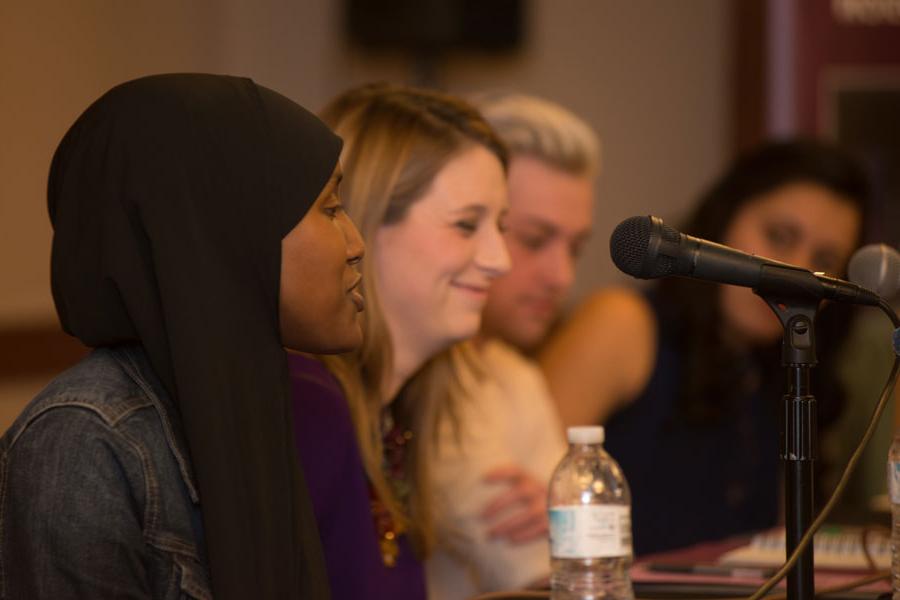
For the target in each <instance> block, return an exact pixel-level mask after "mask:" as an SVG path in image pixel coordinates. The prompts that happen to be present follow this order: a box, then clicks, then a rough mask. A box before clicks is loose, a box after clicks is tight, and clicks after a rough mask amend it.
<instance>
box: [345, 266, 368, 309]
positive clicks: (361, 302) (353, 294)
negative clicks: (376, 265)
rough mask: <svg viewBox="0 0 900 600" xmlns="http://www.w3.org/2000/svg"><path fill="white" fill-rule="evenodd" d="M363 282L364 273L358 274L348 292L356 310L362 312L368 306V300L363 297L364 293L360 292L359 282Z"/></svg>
mask: <svg viewBox="0 0 900 600" xmlns="http://www.w3.org/2000/svg"><path fill="white" fill-rule="evenodd" d="M361 282H362V275H358V276H357V277H356V281H354V282H353V285H351V286H350V288H349V289H347V294H348V295H349V296H350V301H351V302H353V304H354V305H355V306H356V312H362V311H364V310H365V308H366V300H365V298H363V295H362V294H360V293H359V284H360V283H361Z"/></svg>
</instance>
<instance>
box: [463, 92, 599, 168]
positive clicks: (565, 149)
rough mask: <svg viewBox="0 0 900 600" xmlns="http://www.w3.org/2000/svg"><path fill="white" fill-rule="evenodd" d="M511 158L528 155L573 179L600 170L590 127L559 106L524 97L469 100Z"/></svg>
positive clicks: (546, 101) (531, 97)
mask: <svg viewBox="0 0 900 600" xmlns="http://www.w3.org/2000/svg"><path fill="white" fill-rule="evenodd" d="M472 100H473V102H474V103H475V105H476V106H477V107H478V109H479V110H480V111H481V113H482V114H483V115H484V117H485V119H487V121H488V122H489V123H490V124H491V126H492V127H493V128H494V130H495V131H496V132H497V134H498V135H499V136H500V138H501V139H502V140H503V143H504V144H506V146H507V148H508V149H509V152H510V155H511V156H513V157H514V156H516V155H527V156H532V157H534V158H537V159H539V160H541V161H543V162H546V163H548V164H550V165H552V166H554V167H557V168H559V169H562V170H563V171H566V172H568V173H572V174H574V175H584V176H587V177H594V176H596V175H597V173H598V172H599V170H600V141H599V140H598V139H597V135H596V134H595V133H594V130H593V129H592V128H591V126H590V125H588V124H587V123H585V122H584V121H583V120H582V119H580V118H579V117H577V116H575V115H574V114H573V113H572V112H571V111H569V110H567V109H565V108H563V107H562V106H560V105H558V104H555V103H553V102H550V101H548V100H544V99H542V98H537V97H534V96H528V95H525V94H515V93H511V94H489V95H482V96H476V97H474V98H472Z"/></svg>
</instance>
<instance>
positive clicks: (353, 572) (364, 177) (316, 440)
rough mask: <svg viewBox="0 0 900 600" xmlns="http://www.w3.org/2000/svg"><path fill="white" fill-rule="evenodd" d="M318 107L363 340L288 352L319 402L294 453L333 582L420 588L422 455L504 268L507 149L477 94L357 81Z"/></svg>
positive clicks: (304, 389)
mask: <svg viewBox="0 0 900 600" xmlns="http://www.w3.org/2000/svg"><path fill="white" fill-rule="evenodd" d="M323 118H324V120H325V121H326V122H327V123H329V124H330V125H331V126H332V127H333V128H334V129H335V131H336V132H338V134H339V135H341V137H343V139H344V141H345V146H344V151H343V153H342V159H341V162H342V165H343V169H344V179H343V184H342V189H341V191H340V196H341V197H342V198H343V202H344V205H345V207H346V210H347V212H348V213H349V214H350V216H351V218H352V219H353V220H354V221H355V222H356V223H357V224H358V225H359V227H360V230H361V231H362V234H363V237H364V238H365V239H366V240H367V241H368V244H369V253H368V256H367V259H366V261H365V264H364V266H363V269H362V271H363V283H362V291H363V295H364V296H365V302H366V313H365V326H364V328H365V332H364V337H365V340H364V343H363V347H362V348H361V349H360V350H359V351H358V352H354V353H352V354H348V355H344V356H341V357H338V358H333V359H323V361H324V365H323V363H322V362H317V361H315V360H312V359H310V358H308V357H303V356H294V357H292V359H291V368H292V373H293V386H294V387H293V389H294V397H295V399H296V403H295V412H296V413H297V414H311V413H310V412H307V411H314V412H315V414H316V415H317V416H318V417H317V418H316V419H306V420H300V419H298V420H297V421H296V422H295V427H296V430H297V432H298V433H300V432H302V435H308V436H309V437H308V438H306V439H303V440H299V453H300V458H301V463H302V464H303V465H304V467H305V468H306V469H308V471H307V472H308V479H309V483H310V489H311V494H312V496H313V506H314V510H315V513H316V518H317V522H318V526H319V531H320V535H321V538H322V542H323V547H324V548H325V555H326V562H327V567H328V571H329V577H330V582H331V587H332V594H333V597H334V598H337V599H342V598H347V599H351V598H352V599H357V598H363V597H365V598H369V599H377V598H391V599H406V598H410V599H412V598H424V597H425V595H426V591H425V582H424V575H423V570H422V564H421V559H422V558H423V557H425V556H426V555H427V554H428V552H429V551H430V549H431V548H432V546H433V544H434V531H433V527H432V520H433V514H432V513H433V505H432V500H431V498H430V495H429V484H428V473H427V469H425V466H424V465H425V460H424V458H425V457H426V456H427V454H428V453H429V452H431V448H432V446H433V444H434V440H435V430H436V421H437V417H438V415H439V414H440V413H441V412H442V411H444V410H450V404H451V399H453V398H456V397H457V396H458V394H459V392H460V391H461V389H462V387H463V386H464V384H465V382H466V381H467V380H468V378H469V377H472V376H473V372H475V371H476V369H475V367H474V364H473V361H472V360H471V359H470V358H468V357H469V356H470V354H469V351H468V350H467V347H466V345H465V343H460V342H463V341H464V340H466V339H468V338H470V337H471V336H473V335H474V334H475V333H476V332H477V331H478V329H479V327H480V324H481V312H482V309H483V308H484V304H485V302H486V299H487V290H488V287H489V285H490V283H491V282H492V281H493V280H494V279H495V278H496V277H498V276H499V275H501V274H503V273H505V272H506V271H507V270H508V268H509V257H508V254H507V251H506V246H505V244H504V241H503V236H502V231H501V220H502V217H503V215H504V214H505V211H506V203H507V199H506V152H505V149H504V147H503V145H502V144H501V142H500V141H499V140H498V139H497V137H496V136H495V135H494V133H493V131H492V130H491V128H490V127H489V126H488V125H487V123H486V122H485V121H484V120H483V119H482V117H481V116H480V115H479V113H478V112H477V111H476V110H475V109H474V108H473V107H471V106H470V105H468V104H467V103H465V102H463V101H461V100H458V99H456V98H454V97H452V96H448V95H445V94H440V93H435V92H429V91H423V90H416V89H409V88H400V87H393V86H386V85H377V86H367V87H364V88H359V89H356V90H352V91H350V92H347V93H345V94H344V95H342V96H340V97H338V98H337V99H335V100H334V101H333V102H332V104H331V105H330V106H329V107H328V108H326V110H325V111H324V115H323ZM325 365H327V368H326V366H325ZM323 423H324V424H325V425H324V426H323V425H322V424H323ZM347 448H349V450H348V449H347ZM326 459H327V460H326Z"/></svg>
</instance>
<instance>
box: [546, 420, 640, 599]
mask: <svg viewBox="0 0 900 600" xmlns="http://www.w3.org/2000/svg"><path fill="white" fill-rule="evenodd" d="M568 437H569V451H568V452H567V453H566V455H565V456H564V457H563V459H562V461H561V462H560V463H559V465H558V466H557V467H556V470H555V471H554V472H553V477H552V478H551V480H550V492H549V498H548V502H547V505H548V507H549V510H550V563H551V576H550V587H551V589H552V593H551V598H552V599H553V600H633V599H634V590H633V589H632V587H631V578H630V576H629V573H628V569H629V567H630V566H631V559H632V551H631V492H629V490H628V483H627V482H626V481H625V476H624V475H623V474H622V469H620V468H619V465H618V464H617V463H616V461H614V460H613V459H612V457H610V455H609V454H607V453H606V450H604V449H603V438H604V434H603V427H570V428H569V430H568Z"/></svg>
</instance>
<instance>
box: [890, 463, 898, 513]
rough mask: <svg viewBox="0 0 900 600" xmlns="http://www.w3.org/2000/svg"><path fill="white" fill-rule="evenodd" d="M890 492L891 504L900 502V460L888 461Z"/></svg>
mask: <svg viewBox="0 0 900 600" xmlns="http://www.w3.org/2000/svg"><path fill="white" fill-rule="evenodd" d="M888 492H889V493H890V494H891V504H900V462H895V461H890V462H889V463H888Z"/></svg>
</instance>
